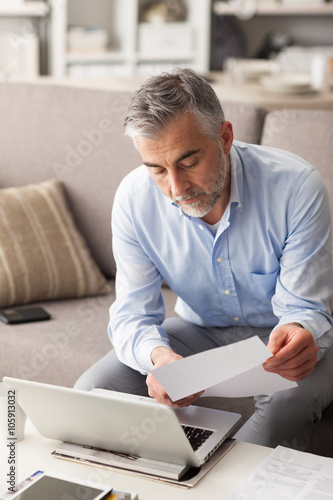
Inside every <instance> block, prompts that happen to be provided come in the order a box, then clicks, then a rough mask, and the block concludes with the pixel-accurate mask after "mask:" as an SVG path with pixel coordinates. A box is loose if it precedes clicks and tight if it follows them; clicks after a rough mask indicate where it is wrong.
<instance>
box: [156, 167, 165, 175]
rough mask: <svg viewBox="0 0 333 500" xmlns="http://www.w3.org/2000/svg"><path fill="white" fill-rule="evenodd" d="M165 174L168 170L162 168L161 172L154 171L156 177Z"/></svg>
mask: <svg viewBox="0 0 333 500" xmlns="http://www.w3.org/2000/svg"><path fill="white" fill-rule="evenodd" d="M165 172H166V169H165V168H162V169H160V170H155V171H154V174H155V175H163V174H165Z"/></svg>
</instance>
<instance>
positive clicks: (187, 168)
mask: <svg viewBox="0 0 333 500" xmlns="http://www.w3.org/2000/svg"><path fill="white" fill-rule="evenodd" d="M197 163H198V160H195V162H193V163H191V165H182V167H183V168H185V169H186V170H190V169H191V168H193V167H195V166H196V165H197Z"/></svg>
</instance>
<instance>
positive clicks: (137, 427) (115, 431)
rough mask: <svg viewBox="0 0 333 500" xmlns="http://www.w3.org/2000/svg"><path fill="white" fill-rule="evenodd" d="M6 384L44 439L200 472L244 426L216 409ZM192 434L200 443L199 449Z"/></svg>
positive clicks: (39, 385) (8, 379)
mask: <svg viewBox="0 0 333 500" xmlns="http://www.w3.org/2000/svg"><path fill="white" fill-rule="evenodd" d="M3 381H4V382H5V383H6V385H7V386H8V388H10V389H13V390H15V393H16V400H17V402H18V403H19V404H20V406H21V407H22V409H23V411H24V412H25V413H26V414H27V416H28V417H29V418H30V420H31V421H32V423H33V424H34V425H35V427H36V428H37V430H38V432H39V433H40V434H41V435H42V436H44V437H47V438H51V439H57V440H60V441H65V442H71V443H75V444H80V445H87V446H93V447H96V448H101V449H106V450H110V451H113V452H119V453H125V454H131V455H136V456H140V457H144V458H150V459H154V460H160V461H163V462H169V463H173V464H179V465H186V466H192V467H200V466H201V465H202V464H203V463H205V462H206V461H207V460H208V458H209V457H210V456H211V455H212V454H213V453H214V451H215V450H216V449H217V448H218V447H219V446H220V445H221V444H222V443H223V441H225V439H227V438H228V437H230V436H231V435H232V434H233V433H234V432H236V430H237V429H238V428H239V426H240V419H241V415H239V414H237V413H231V412H225V411H221V410H214V409H211V408H204V407H199V406H189V407H186V408H177V409H175V408H170V407H169V406H165V405H162V404H159V403H156V402H155V400H153V399H151V398H148V397H141V396H135V395H132V394H124V393H119V392H114V391H107V390H102V389H95V390H93V391H90V392H89V391H81V390H76V389H72V388H68V387H61V386H57V385H50V384H45V383H40V382H33V381H29V380H22V379H16V378H11V377H4V378H3ZM191 428H195V429H197V430H196V431H194V435H195V436H194V437H197V438H198V440H199V443H196V444H194V445H193V446H192V445H191V443H190V440H191V439H192V440H193V431H192V430H191ZM187 434H192V438H191V437H187Z"/></svg>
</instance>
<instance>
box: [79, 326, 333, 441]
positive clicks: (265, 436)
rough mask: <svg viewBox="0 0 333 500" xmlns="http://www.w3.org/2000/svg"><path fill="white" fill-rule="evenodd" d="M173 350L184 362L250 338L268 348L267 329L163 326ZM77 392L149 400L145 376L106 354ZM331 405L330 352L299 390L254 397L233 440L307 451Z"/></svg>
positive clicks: (112, 353)
mask: <svg viewBox="0 0 333 500" xmlns="http://www.w3.org/2000/svg"><path fill="white" fill-rule="evenodd" d="M163 327H164V328H165V330H166V332H167V334H168V337H169V340H170V345H171V347H172V349H173V350H174V351H175V352H177V353H178V354H180V355H182V356H183V357H186V356H190V355H191V354H196V353H198V352H202V351H205V350H208V349H212V348H215V347H221V346H223V345H227V344H230V343H232V342H236V341H239V340H243V339H246V338H249V337H252V336H253V335H258V336H259V337H260V338H261V339H262V341H263V342H264V343H265V344H267V343H268V338H269V334H270V331H271V329H268V328H252V327H242V326H239V327H228V328H204V327H200V326H197V325H193V324H192V323H189V322H187V321H185V320H182V319H180V318H171V319H168V320H166V321H165V322H164V324H163ZM75 388H76V389H81V390H91V389H94V388H102V389H108V390H113V391H119V392H127V393H131V394H139V395H142V396H147V395H148V391H147V386H146V376H144V375H141V374H140V373H139V372H137V371H135V370H133V369H132V368H129V367H128V366H126V365H124V364H123V363H121V362H120V361H119V360H118V359H117V356H116V353H115V351H114V350H112V351H110V352H109V353H108V354H107V355H106V356H104V357H103V358H102V359H101V360H100V361H98V362H97V363H96V364H95V365H93V366H92V367H91V368H89V369H88V370H87V371H86V372H85V373H83V375H82V376H81V377H80V378H79V379H78V381H77V382H76V384H75ZM332 400H333V349H331V351H330V352H329V353H328V354H326V356H325V357H324V359H322V360H321V361H319V362H318V363H317V365H316V367H315V370H314V372H313V373H312V374H311V375H310V376H309V377H307V378H306V379H304V380H301V381H300V382H298V387H295V388H293V389H288V390H286V391H280V392H277V393H274V394H271V395H261V396H256V397H255V398H254V401H255V412H254V414H253V415H252V416H251V417H250V418H249V420H248V421H247V422H246V423H245V424H244V425H243V427H242V428H241V429H240V430H239V431H238V432H237V434H236V435H235V436H234V437H236V439H239V440H240V441H246V442H249V443H254V444H260V445H263V446H270V447H272V448H275V447H276V446H278V445H279V444H280V445H283V446H286V447H290V448H294V449H297V450H305V449H306V448H307V445H308V443H309V439H310V435H311V433H312V431H313V429H314V427H315V425H316V423H317V422H318V421H319V420H320V419H321V415H322V411H323V410H324V409H325V408H326V407H327V406H328V405H329V404H330V402H331V401H332Z"/></svg>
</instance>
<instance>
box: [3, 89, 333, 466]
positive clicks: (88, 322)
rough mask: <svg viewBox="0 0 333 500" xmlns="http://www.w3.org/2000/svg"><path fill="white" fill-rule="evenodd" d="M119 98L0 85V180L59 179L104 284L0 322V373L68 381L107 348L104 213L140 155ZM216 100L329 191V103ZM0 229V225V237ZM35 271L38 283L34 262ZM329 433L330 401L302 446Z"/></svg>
mask: <svg viewBox="0 0 333 500" xmlns="http://www.w3.org/2000/svg"><path fill="white" fill-rule="evenodd" d="M128 99H129V95H128V94H127V93H121V92H111V91H104V90H103V91H102V90H91V89H79V88H74V87H66V86H56V85H49V84H47V85H46V84H24V83H1V84H0V131H1V154H0V188H6V187H16V186H17V187H19V186H25V185H28V184H35V183H40V182H42V181H46V180H48V179H52V178H58V179H59V180H60V181H61V183H62V186H63V188H64V191H65V194H66V197H67V200H68V204H69V208H70V211H71V212H72V214H73V216H74V220H75V223H76V226H77V228H78V230H79V232H80V233H81V234H82V235H83V237H84V239H85V241H86V242H87V245H88V247H89V250H90V252H91V256H92V258H93V259H94V261H95V263H96V264H97V266H98V268H99V269H100V270H101V273H102V275H104V277H105V278H106V279H107V280H108V281H109V284H110V286H111V291H110V292H109V293H108V294H106V295H97V294H94V295H93V296H88V297H80V298H74V297H73V298H72V297H66V298H60V299H56V300H47V301H42V300H39V301H38V304H41V305H43V306H44V307H45V308H46V309H47V311H49V313H50V314H51V316H52V319H51V321H47V322H40V323H31V324H22V325H16V326H8V325H5V324H3V323H0V338H1V344H0V345H1V348H0V378H2V377H3V376H4V375H7V376H15V377H20V378H27V379H32V380H38V381H44V382H48V383H54V384H59V385H66V386H72V385H73V383H74V382H75V380H76V379H77V377H78V376H79V375H80V374H81V373H82V372H83V371H84V370H85V369H86V368H88V367H89V366H90V365H92V364H93V363H94V362H95V361H97V360H98V359H99V358H100V357H102V356H103V355H104V354H105V353H106V352H107V351H108V350H109V349H111V348H112V346H111V344H110V341H109V338H108V335H107V323H108V309H109V306H110V304H111V303H112V301H113V300H114V298H115V295H114V286H113V279H114V274H115V263H114V260H113V256H112V247H111V231H110V212H111V208H112V202H113V197H114V194H115V190H116V188H117V186H118V184H119V182H120V180H121V179H122V178H123V177H124V175H126V173H127V172H129V171H130V170H132V169H133V168H134V167H136V166H137V165H139V163H140V158H139V156H138V153H137V152H136V150H135V149H134V147H133V146H132V144H131V142H130V140H129V139H127V138H125V137H123V133H122V123H123V117H124V113H125V111H126V107H127V102H128ZM223 107H224V110H225V114H226V118H227V119H228V120H230V121H231V122H232V123H233V125H234V131H235V138H236V139H238V140H242V141H246V142H250V143H259V144H264V145H267V146H275V147H279V148H283V149H287V150H289V151H292V152H295V153H297V154H299V155H301V156H303V157H304V158H305V159H307V160H308V161H310V162H311V163H313V164H314V165H315V166H316V167H317V168H318V169H319V171H320V172H321V173H322V175H323V177H324V179H325V181H326V183H327V185H328V188H329V191H330V193H331V196H332V197H333V177H332V174H331V169H332V163H333V112H323V111H299V110H295V111H293V110H279V111H273V112H269V113H267V112H266V111H265V110H263V109H261V108H258V107H256V106H255V105H251V104H237V103H232V102H226V103H223ZM332 206H333V203H332ZM0 220H1V219H0ZM0 224H1V222H0ZM1 234H2V233H1V226H0V243H1V244H2V243H4V241H2V242H1ZM7 243H8V242H7ZM31 251H32V252H33V251H34V249H31ZM0 262H1V260H0ZM23 274H24V273H23ZM35 276H36V282H38V280H39V278H40V277H39V273H38V269H36V273H35ZM17 278H18V279H19V276H17ZM23 279H24V276H22V280H23ZM0 291H1V284H0ZM163 294H164V298H165V303H166V311H167V316H170V315H172V314H173V305H174V303H175V300H176V297H175V295H174V294H173V292H172V291H171V290H169V289H167V288H165V289H164V290H163ZM204 404H209V405H213V406H215V407H218V408H224V409H233V410H238V411H241V412H242V414H243V416H244V419H245V418H247V417H248V416H249V415H250V414H251V412H252V411H253V405H252V402H251V400H250V399H246V400H238V399H236V400H224V399H219V398H215V399H211V398H210V399H206V400H204ZM332 435H333V405H331V406H330V407H329V408H328V409H327V410H326V411H325V412H324V417H323V419H322V422H321V423H320V425H319V426H318V427H317V430H316V431H315V432H314V434H313V439H312V443H311V450H312V451H314V452H315V453H319V454H323V455H330V456H333V437H332Z"/></svg>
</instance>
